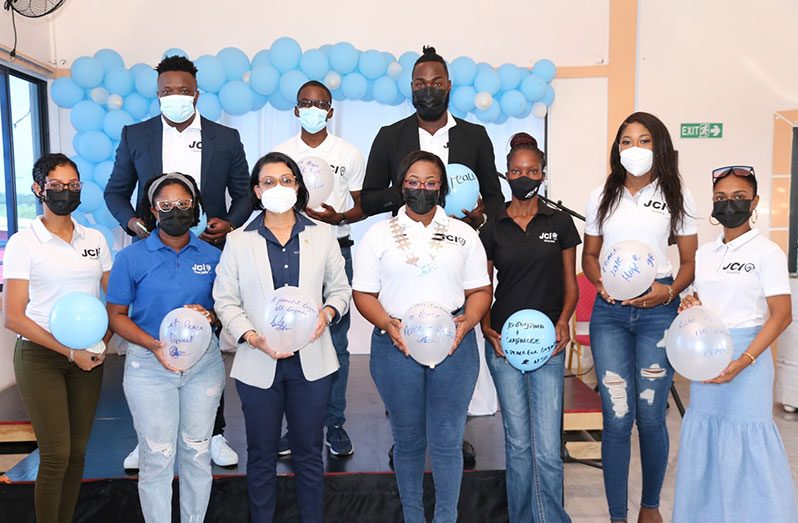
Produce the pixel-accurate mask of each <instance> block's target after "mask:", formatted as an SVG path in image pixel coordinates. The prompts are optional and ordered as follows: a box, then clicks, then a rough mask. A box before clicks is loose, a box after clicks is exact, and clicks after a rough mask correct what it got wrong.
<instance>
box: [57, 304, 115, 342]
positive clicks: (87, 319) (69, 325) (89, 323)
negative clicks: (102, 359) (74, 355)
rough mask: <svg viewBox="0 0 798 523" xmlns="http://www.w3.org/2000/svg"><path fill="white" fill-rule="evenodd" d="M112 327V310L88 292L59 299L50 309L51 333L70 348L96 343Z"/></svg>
mask: <svg viewBox="0 0 798 523" xmlns="http://www.w3.org/2000/svg"><path fill="white" fill-rule="evenodd" d="M106 330H108V313H107V312H106V311H105V305H103V304H102V302H101V301H100V300H99V299H97V298H95V297H94V296H92V295H91V294H87V293H85V292H70V293H69V294H64V295H63V296H61V297H60V298H58V299H57V300H56V302H55V304H54V305H53V308H52V309H51V310H50V332H51V333H52V335H53V336H54V337H55V339H56V340H58V342H59V343H61V344H63V345H66V346H67V347H69V348H70V349H76V350H77V349H87V348H89V347H91V346H93V345H96V344H97V343H98V342H99V341H100V340H102V339H103V336H105V331H106Z"/></svg>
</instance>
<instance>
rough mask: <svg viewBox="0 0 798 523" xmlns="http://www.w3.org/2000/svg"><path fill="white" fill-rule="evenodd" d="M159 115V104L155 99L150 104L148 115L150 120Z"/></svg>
mask: <svg viewBox="0 0 798 523" xmlns="http://www.w3.org/2000/svg"><path fill="white" fill-rule="evenodd" d="M160 114H161V103H160V102H159V101H158V99H157V98H156V99H155V100H152V101H151V102H150V111H149V115H150V118H152V117H153V116H158V115H160Z"/></svg>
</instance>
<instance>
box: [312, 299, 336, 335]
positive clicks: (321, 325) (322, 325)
mask: <svg viewBox="0 0 798 523" xmlns="http://www.w3.org/2000/svg"><path fill="white" fill-rule="evenodd" d="M324 309H328V310H329V311H330V312H331V313H332V317H333V318H334V317H335V311H334V310H333V308H332V307H324ZM324 309H322V308H321V307H319V321H318V322H317V323H316V330H315V331H313V335H312V336H311V337H310V341H316V340H317V339H319V336H321V335H322V333H323V332H324V329H326V328H327V327H329V326H330V325H329V324H328V323H327V313H326V312H324Z"/></svg>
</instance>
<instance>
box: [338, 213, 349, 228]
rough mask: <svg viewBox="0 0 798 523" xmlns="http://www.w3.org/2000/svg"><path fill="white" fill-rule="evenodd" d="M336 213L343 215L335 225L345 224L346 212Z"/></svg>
mask: <svg viewBox="0 0 798 523" xmlns="http://www.w3.org/2000/svg"><path fill="white" fill-rule="evenodd" d="M338 214H340V215H341V216H343V218H341V221H339V222H338V223H337V225H346V223H347V222H346V213H345V212H339V213H338Z"/></svg>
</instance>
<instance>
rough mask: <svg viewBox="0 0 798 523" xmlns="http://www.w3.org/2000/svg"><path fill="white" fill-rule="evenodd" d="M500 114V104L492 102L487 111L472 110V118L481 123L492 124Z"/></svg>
mask: <svg viewBox="0 0 798 523" xmlns="http://www.w3.org/2000/svg"><path fill="white" fill-rule="evenodd" d="M501 112H502V108H501V104H499V103H496V102H495V101H494V102H493V103H492V104H490V107H488V108H487V109H484V110H483V109H474V116H476V117H477V118H478V119H479V121H480V122H482V123H492V122H495V121H496V120H497V119H498V118H499V116H500V115H501Z"/></svg>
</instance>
